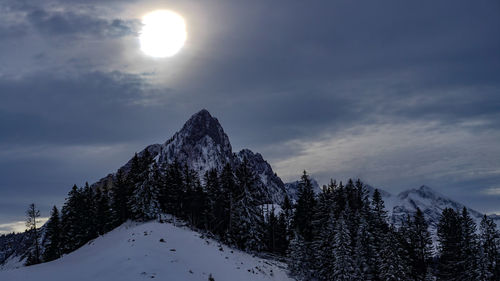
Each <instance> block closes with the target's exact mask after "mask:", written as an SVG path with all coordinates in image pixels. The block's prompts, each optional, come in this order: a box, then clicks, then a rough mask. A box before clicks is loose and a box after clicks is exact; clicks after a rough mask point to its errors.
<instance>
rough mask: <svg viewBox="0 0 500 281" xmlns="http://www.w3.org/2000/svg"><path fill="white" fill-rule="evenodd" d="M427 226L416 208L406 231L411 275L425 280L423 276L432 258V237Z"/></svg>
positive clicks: (420, 212)
mask: <svg viewBox="0 0 500 281" xmlns="http://www.w3.org/2000/svg"><path fill="white" fill-rule="evenodd" d="M428 227H429V226H428V224H427V222H426V221H425V218H424V214H423V213H422V211H421V210H420V209H419V208H417V212H416V213H415V215H414V217H413V221H412V222H411V224H410V226H409V233H408V234H409V235H408V236H409V242H410V245H409V246H410V250H409V251H410V253H411V254H410V262H411V268H412V274H411V275H412V277H413V278H414V279H415V280H425V276H426V274H427V272H428V271H429V263H430V262H431V258H432V239H431V234H430V233H429V230H428Z"/></svg>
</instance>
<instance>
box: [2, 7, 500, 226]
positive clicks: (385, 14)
mask: <svg viewBox="0 0 500 281" xmlns="http://www.w3.org/2000/svg"><path fill="white" fill-rule="evenodd" d="M158 8H168V9H173V10H175V11H177V12H179V13H180V14H182V15H183V16H184V17H185V18H186V21H187V26H188V40H187V43H186V46H185V47H184V49H183V50H182V51H181V52H180V54H179V55H177V56H175V57H173V58H171V59H168V60H155V59H152V58H148V57H146V56H144V55H143V54H141V53H140V52H139V48H138V42H137V37H136V35H137V30H139V27H140V17H141V16H142V15H143V14H144V13H145V12H148V11H150V10H153V9H158ZM499 10H500V4H499V3H498V2H497V1H486V2H481V3H475V2H470V1H440V2H435V1H423V2H422V1H421V2H418V3H417V2H415V3H407V2H405V3H403V2H401V1H378V2H376V3H375V2H370V1H362V2H356V3H354V2H351V1H318V2H314V3H311V2H303V1H272V2H266V3H257V2H254V1H248V2H235V1H224V0H219V1H215V0H211V1H203V2H198V1H171V2H169V4H168V6H165V3H164V2H163V1H155V0H150V1H79V0H71V1H70V0H51V1H43V2H33V1H19V0H15V1H14V0H12V1H11V0H7V1H3V2H2V4H0V38H1V39H0V40H1V41H2V44H0V61H2V64H1V65H0V98H1V103H0V132H1V133H0V190H1V192H2V198H8V200H6V199H0V201H1V200H4V202H0V214H2V215H1V216H0V223H3V222H10V221H19V220H20V217H22V216H23V214H24V209H25V207H26V206H27V205H28V204H29V203H31V202H36V203H39V204H40V206H41V208H42V213H44V212H45V214H47V215H48V212H49V210H50V207H51V205H53V204H58V205H60V204H61V202H63V199H64V196H65V194H66V193H67V191H68V190H69V187H71V185H72V184H74V183H77V184H83V183H84V182H85V181H86V180H88V181H93V180H96V179H98V178H100V177H101V176H104V175H105V174H107V173H108V172H112V171H113V170H115V169H116V168H118V167H119V166H120V165H121V164H122V163H123V162H125V161H126V160H127V159H128V158H129V157H130V155H132V154H133V152H134V151H137V150H140V149H141V148H142V147H144V146H145V145H147V144H150V143H159V142H163V141H165V140H166V139H167V138H169V137H170V136H171V135H172V134H173V133H174V132H175V131H176V130H177V129H178V128H180V127H181V126H182V124H183V122H184V121H185V120H187V118H189V116H190V115H191V114H192V113H194V112H196V111H198V110H199V109H201V108H207V109H208V110H210V111H211V113H212V114H213V115H215V116H216V117H218V118H219V120H220V121H221V123H222V125H223V126H224V128H225V130H226V132H227V133H228V134H229V136H230V138H231V141H232V143H233V147H234V148H235V149H239V148H243V147H249V148H251V149H253V150H256V151H259V152H262V154H263V155H264V157H265V158H267V159H269V160H270V162H271V164H272V165H273V167H275V168H276V170H277V171H278V172H279V175H281V176H283V178H285V179H295V178H296V177H298V176H299V174H300V172H301V170H303V169H307V170H308V171H310V172H311V173H312V174H313V175H314V176H316V177H318V178H319V179H320V180H321V181H323V182H324V181H326V180H328V179H329V178H330V177H335V178H337V179H339V180H341V179H344V180H345V178H346V177H361V178H362V179H364V180H366V181H368V182H369V183H370V184H372V185H375V186H381V187H383V188H386V189H387V190H388V191H392V192H397V191H400V190H402V189H404V188H409V187H417V186H418V185H421V184H427V185H431V186H432V187H434V188H436V189H439V190H440V191H442V192H443V193H445V194H449V195H450V196H451V197H453V198H456V199H459V200H461V201H463V202H465V203H467V204H469V205H471V206H472V207H474V208H476V209H478V210H479V211H487V212H494V211H496V212H500V210H497V209H496V208H498V207H497V206H498V204H499V203H500V197H499V196H498V193H497V192H496V190H497V189H498V182H499V181H500V172H499V171H500V157H498V156H497V155H500V151H498V143H499V142H500V133H499V128H500V110H499V108H500V94H499V93H500V81H499V80H498V77H499V76H500V37H498V34H499V32H500V18H499V17H498V11H499ZM294 175H295V176H294Z"/></svg>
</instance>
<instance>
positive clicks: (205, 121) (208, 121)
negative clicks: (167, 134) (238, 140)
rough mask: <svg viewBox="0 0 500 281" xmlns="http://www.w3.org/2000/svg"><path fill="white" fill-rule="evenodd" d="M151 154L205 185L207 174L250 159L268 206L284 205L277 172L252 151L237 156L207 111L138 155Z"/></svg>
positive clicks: (105, 180) (105, 181) (102, 182)
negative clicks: (179, 166) (185, 169)
mask: <svg viewBox="0 0 500 281" xmlns="http://www.w3.org/2000/svg"><path fill="white" fill-rule="evenodd" d="M146 150H147V151H148V152H149V153H150V154H151V156H152V157H153V159H154V161H156V162H158V164H163V163H167V164H169V163H172V162H174V161H178V162H179V163H181V164H182V165H184V164H187V165H188V167H189V168H191V169H193V170H194V171H196V172H197V173H198V176H199V178H200V181H201V182H203V176H204V175H205V172H207V171H209V170H211V169H216V170H218V171H221V170H222V169H223V168H224V166H225V165H226V164H230V165H231V166H232V167H233V168H236V167H237V165H238V164H240V163H241V161H242V160H243V158H246V159H247V160H248V163H249V164H250V166H251V168H252V170H253V171H254V172H255V174H256V175H257V177H258V179H259V180H260V186H261V187H262V189H263V190H262V191H261V194H263V195H264V196H265V199H266V201H267V203H281V202H282V200H283V198H284V195H285V185H284V184H283V182H282V181H281V179H280V178H279V177H278V176H277V175H276V173H274V171H273V169H272V168H271V165H269V163H267V162H266V161H265V160H264V158H263V157H262V155H260V154H259V153H254V152H252V151H251V150H249V149H243V150H241V151H240V152H238V153H233V150H232V147H231V143H230V142H229V137H228V136H227V135H226V133H225V132H224V129H223V128H222V126H221V125H220V123H219V121H218V120H217V118H214V117H212V115H210V113H209V112H208V111H207V110H206V109H203V110H201V111H199V112H198V113H196V114H194V115H193V116H191V118H190V119H189V120H188V121H187V122H186V123H185V124H184V126H183V127H182V129H181V130H180V131H178V132H177V133H175V134H174V136H173V137H171V138H170V139H169V140H167V141H166V142H165V143H164V144H153V145H149V146H148V147H146V148H145V149H144V150H142V151H141V152H139V153H138V155H139V156H142V155H143V154H144V153H145V151H146ZM130 165H131V161H129V162H127V163H126V164H125V165H124V166H123V167H121V168H120V170H122V171H123V172H124V173H125V174H126V173H127V172H128V171H129V169H130ZM113 176H114V175H108V176H107V177H105V178H103V179H101V180H100V181H98V182H97V183H96V184H94V186H106V185H108V184H109V182H110V180H112V179H113Z"/></svg>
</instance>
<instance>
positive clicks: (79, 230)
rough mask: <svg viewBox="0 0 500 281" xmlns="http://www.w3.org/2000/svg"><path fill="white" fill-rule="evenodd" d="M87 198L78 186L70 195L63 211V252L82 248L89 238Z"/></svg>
mask: <svg viewBox="0 0 500 281" xmlns="http://www.w3.org/2000/svg"><path fill="white" fill-rule="evenodd" d="M86 208H87V206H86V205H85V197H84V194H83V191H82V190H81V189H80V188H78V187H77V186H76V185H73V188H72V189H71V191H70V192H69V193H68V198H67V199H66V202H65V203H64V206H63V208H62V211H61V229H62V240H63V243H62V245H63V252H64V253H69V252H71V251H73V250H75V249H77V248H79V247H80V246H82V245H83V244H84V243H85V242H87V241H88V240H86V239H87V238H88V237H87V230H86V229H85V209H86Z"/></svg>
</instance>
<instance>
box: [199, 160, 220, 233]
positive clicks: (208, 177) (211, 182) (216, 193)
mask: <svg viewBox="0 0 500 281" xmlns="http://www.w3.org/2000/svg"><path fill="white" fill-rule="evenodd" d="M203 181H204V182H205V191H206V192H207V198H206V199H207V213H208V218H207V219H208V222H207V228H208V229H209V230H210V231H212V232H216V231H217V228H218V227H219V226H220V219H221V218H222V217H223V216H224V214H223V213H224V208H223V204H222V203H223V202H221V201H220V199H221V197H222V194H221V193H222V192H221V190H220V183H219V175H218V173H217V170H216V169H211V170H209V171H207V172H206V173H205V175H204V176H203Z"/></svg>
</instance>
